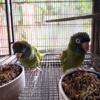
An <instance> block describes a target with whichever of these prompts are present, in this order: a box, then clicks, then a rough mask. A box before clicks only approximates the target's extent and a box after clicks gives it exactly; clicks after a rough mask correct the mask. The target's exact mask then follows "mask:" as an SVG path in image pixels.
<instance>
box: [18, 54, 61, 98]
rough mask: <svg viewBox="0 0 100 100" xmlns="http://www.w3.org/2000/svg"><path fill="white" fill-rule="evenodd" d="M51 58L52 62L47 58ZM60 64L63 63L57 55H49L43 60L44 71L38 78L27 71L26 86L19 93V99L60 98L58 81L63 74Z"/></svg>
mask: <svg viewBox="0 0 100 100" xmlns="http://www.w3.org/2000/svg"><path fill="white" fill-rule="evenodd" d="M49 58H50V59H51V62H47V61H46V60H45V59H49ZM52 58H53V59H52ZM50 59H49V60H50ZM52 60H56V61H58V62H52ZM60 66H61V63H60V62H59V59H55V55H47V56H45V57H44V59H43V60H42V63H41V68H42V71H41V72H40V73H39V77H38V80H35V81H34V77H36V76H34V75H33V73H32V72H31V73H30V71H26V87H25V89H24V90H23V92H22V93H21V94H20V95H19V100H59V90H58V89H59V88H58V82H59V79H60V76H61V74H62V70H61V67H60Z"/></svg>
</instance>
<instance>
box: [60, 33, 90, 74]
mask: <svg viewBox="0 0 100 100" xmlns="http://www.w3.org/2000/svg"><path fill="white" fill-rule="evenodd" d="M89 41H90V37H89V35H88V34H87V33H86V32H78V33H76V34H74V35H73V36H71V38H70V41H69V44H68V48H67V49H66V50H64V51H63V52H62V53H61V55H60V60H61V62H62V66H63V71H64V72H65V71H66V70H67V69H70V68H75V67H79V66H80V65H81V64H82V62H83V60H84V57H85V54H86V53H87V51H88V49H89Z"/></svg>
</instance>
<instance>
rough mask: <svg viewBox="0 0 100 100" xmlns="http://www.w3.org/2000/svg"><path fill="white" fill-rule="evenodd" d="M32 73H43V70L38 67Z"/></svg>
mask: <svg viewBox="0 0 100 100" xmlns="http://www.w3.org/2000/svg"><path fill="white" fill-rule="evenodd" d="M32 71H33V72H36V73H38V72H41V71H42V70H41V68H40V67H36V68H33V69H32Z"/></svg>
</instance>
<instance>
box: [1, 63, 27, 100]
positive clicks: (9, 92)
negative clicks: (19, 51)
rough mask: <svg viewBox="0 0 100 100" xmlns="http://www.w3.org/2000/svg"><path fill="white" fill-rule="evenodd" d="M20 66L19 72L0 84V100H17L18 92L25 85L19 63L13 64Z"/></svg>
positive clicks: (23, 74) (21, 67)
mask: <svg viewBox="0 0 100 100" xmlns="http://www.w3.org/2000/svg"><path fill="white" fill-rule="evenodd" d="M15 65H16V66H18V67H20V69H21V73H20V74H19V75H18V76H17V77H16V78H15V79H13V80H11V81H10V82H8V83H6V84H3V85H1V86H0V100H17V97H18V94H19V93H20V92H21V91H22V90H23V88H24V87H25V72H24V68H23V66H21V65H18V64H15Z"/></svg>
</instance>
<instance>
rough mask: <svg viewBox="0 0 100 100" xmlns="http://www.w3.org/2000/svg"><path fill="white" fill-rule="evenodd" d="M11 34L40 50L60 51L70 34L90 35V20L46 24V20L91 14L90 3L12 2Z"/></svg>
mask: <svg viewBox="0 0 100 100" xmlns="http://www.w3.org/2000/svg"><path fill="white" fill-rule="evenodd" d="M12 7H13V20H14V33H16V34H15V37H16V41H17V40H23V39H24V40H27V41H28V42H29V43H31V44H32V45H34V46H36V47H38V48H39V49H40V50H41V49H44V50H49V49H64V48H65V47H66V46H67V44H68V41H69V38H70V36H71V35H72V34H74V33H76V32H79V31H86V32H88V33H89V35H90V34H91V19H85V20H77V21H70V22H57V23H46V20H47V19H55V18H63V17H72V16H80V15H86V14H91V13H92V1H91V0H34V1H33V0H27V1H24V0H13V1H12Z"/></svg>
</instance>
